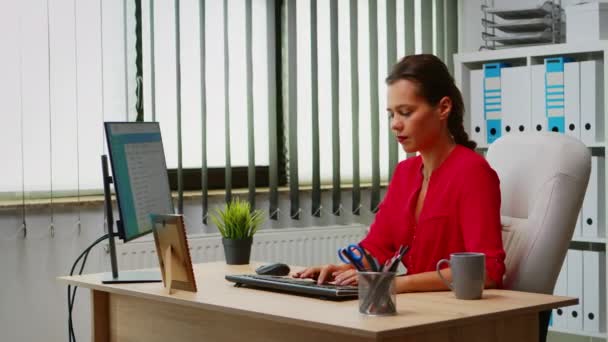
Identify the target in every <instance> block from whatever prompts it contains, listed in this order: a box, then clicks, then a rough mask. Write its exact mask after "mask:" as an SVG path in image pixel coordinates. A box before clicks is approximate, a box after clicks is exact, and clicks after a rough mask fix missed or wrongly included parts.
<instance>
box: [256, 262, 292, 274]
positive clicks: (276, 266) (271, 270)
mask: <svg viewBox="0 0 608 342" xmlns="http://www.w3.org/2000/svg"><path fill="white" fill-rule="evenodd" d="M255 273H257V274H259V275H274V276H285V275H288V274H289V266H287V265H285V264H283V263H280V262H275V263H272V264H268V265H262V266H260V267H258V268H256V269H255Z"/></svg>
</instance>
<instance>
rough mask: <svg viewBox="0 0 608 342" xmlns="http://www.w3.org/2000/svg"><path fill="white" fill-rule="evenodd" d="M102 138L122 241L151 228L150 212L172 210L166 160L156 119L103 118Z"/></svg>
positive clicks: (162, 212) (164, 212)
mask: <svg viewBox="0 0 608 342" xmlns="http://www.w3.org/2000/svg"><path fill="white" fill-rule="evenodd" d="M105 130H106V138H107V142H108V150H109V153H110V163H111V165H112V175H113V182H114V190H115V192H116V200H117V203H118V212H119V214H120V220H119V221H118V222H117V228H118V234H119V237H120V238H121V239H122V240H124V241H125V242H127V241H130V240H133V239H135V238H137V237H140V236H142V235H145V234H148V233H151V232H152V229H153V224H152V220H151V215H152V214H173V213H174V207H173V200H172V198H171V189H170V187H169V176H168V175H167V163H166V162H165V152H164V150H163V142H162V139H161V134H160V126H159V124H158V123H157V122H106V123H105Z"/></svg>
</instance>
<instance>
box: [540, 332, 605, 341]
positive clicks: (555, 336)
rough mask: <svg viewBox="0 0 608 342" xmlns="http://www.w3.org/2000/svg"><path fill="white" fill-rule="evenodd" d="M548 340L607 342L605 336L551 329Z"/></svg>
mask: <svg viewBox="0 0 608 342" xmlns="http://www.w3.org/2000/svg"><path fill="white" fill-rule="evenodd" d="M547 342H606V340H605V339H603V338H594V337H586V336H576V335H568V334H559V333H554V332H551V331H550V332H549V335H547Z"/></svg>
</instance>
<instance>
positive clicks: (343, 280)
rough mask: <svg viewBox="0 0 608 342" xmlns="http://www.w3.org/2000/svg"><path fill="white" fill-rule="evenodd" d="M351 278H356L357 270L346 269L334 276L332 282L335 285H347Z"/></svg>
mask: <svg viewBox="0 0 608 342" xmlns="http://www.w3.org/2000/svg"><path fill="white" fill-rule="evenodd" d="M353 279H354V280H356V279H357V272H356V271H355V270H347V271H344V272H342V273H340V274H339V275H338V276H336V280H335V282H334V283H335V284H336V285H347V284H350V283H352V281H353Z"/></svg>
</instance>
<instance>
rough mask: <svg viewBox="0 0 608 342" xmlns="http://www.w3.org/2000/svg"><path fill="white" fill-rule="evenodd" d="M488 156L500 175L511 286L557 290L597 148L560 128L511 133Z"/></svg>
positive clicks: (506, 280) (507, 278) (508, 285)
mask: <svg viewBox="0 0 608 342" xmlns="http://www.w3.org/2000/svg"><path fill="white" fill-rule="evenodd" d="M486 158H487V160H488V162H489V163H490V165H491V166H492V168H493V169H494V170H495V171H496V172H497V173H498V178H499V179H500V191H501V196H502V202H501V210H500V211H501V221H502V226H503V243H504V247H505V252H506V254H507V258H506V260H505V264H506V268H507V270H506V273H505V278H504V286H505V288H507V289H512V290H519V291H528V292H537V293H547V294H550V293H553V288H554V287H555V282H556V280H557V277H558V275H559V272H560V269H561V266H562V263H563V261H564V258H565V256H566V253H567V251H568V246H569V243H570V240H571V239H572V234H573V232H574V228H575V225H576V220H577V218H578V213H579V211H580V209H581V205H582V203H583V198H584V195H585V190H586V189H587V183H588V181H589V173H590V170H591V153H590V152H589V149H588V148H587V147H586V146H585V145H584V144H583V143H582V142H580V141H579V140H577V139H576V138H573V137H570V136H566V135H564V134H560V133H552V132H546V133H529V134H508V135H505V136H504V137H501V138H499V139H497V140H496V141H495V142H494V143H493V144H491V145H490V147H489V149H488V153H487V155H486Z"/></svg>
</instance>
